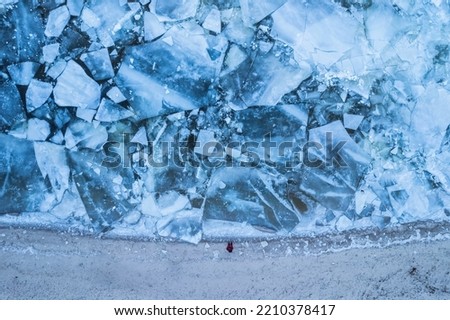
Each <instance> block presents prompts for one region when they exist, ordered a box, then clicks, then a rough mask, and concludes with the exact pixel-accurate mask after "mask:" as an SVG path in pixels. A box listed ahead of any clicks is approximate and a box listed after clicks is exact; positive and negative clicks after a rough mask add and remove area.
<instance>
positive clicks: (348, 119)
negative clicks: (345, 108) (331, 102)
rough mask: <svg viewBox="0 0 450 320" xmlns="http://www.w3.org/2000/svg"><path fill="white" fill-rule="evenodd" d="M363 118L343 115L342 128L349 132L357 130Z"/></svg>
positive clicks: (347, 114) (354, 115)
mask: <svg viewBox="0 0 450 320" xmlns="http://www.w3.org/2000/svg"><path fill="white" fill-rule="evenodd" d="M363 119H364V116H359V115H356V114H349V113H344V127H346V128H347V129H350V130H356V129H358V127H359V125H360V124H361V122H362V121H363Z"/></svg>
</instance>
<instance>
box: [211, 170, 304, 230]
mask: <svg viewBox="0 0 450 320" xmlns="http://www.w3.org/2000/svg"><path fill="white" fill-rule="evenodd" d="M271 179H272V178H271V177H270V176H268V175H264V174H262V173H260V172H258V171H257V169H248V168H222V169H219V170H217V171H216V172H215V173H214V174H213V176H212V177H211V183H210V186H209V188H208V191H207V194H206V201H205V207H204V219H214V220H226V221H236V222H246V223H249V224H251V225H252V226H254V227H257V228H259V229H261V230H265V231H271V232H274V231H278V230H281V229H286V230H288V231H290V230H292V229H293V228H294V227H295V226H296V225H297V223H298V222H299V219H298V217H297V215H296V213H295V212H294V211H293V210H292V208H291V207H290V205H289V204H287V203H285V202H284V201H283V200H281V198H282V197H280V196H279V195H277V194H276V192H275V191H274V190H273V189H272V188H271V187H270V181H271ZM285 198H287V197H286V195H285Z"/></svg>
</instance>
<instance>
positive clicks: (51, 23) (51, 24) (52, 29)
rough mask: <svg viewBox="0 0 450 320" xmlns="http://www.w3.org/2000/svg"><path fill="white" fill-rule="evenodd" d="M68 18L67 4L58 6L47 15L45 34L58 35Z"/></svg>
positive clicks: (49, 35) (48, 35)
mask: <svg viewBox="0 0 450 320" xmlns="http://www.w3.org/2000/svg"><path fill="white" fill-rule="evenodd" d="M69 20H70V13H69V9H67V6H61V7H58V8H56V9H54V10H52V11H50V14H49V15H48V19H47V26H46V27H45V32H44V33H45V35H46V36H47V37H59V35H60V34H61V33H62V32H63V30H64V28H65V27H66V25H67V23H68V22H69Z"/></svg>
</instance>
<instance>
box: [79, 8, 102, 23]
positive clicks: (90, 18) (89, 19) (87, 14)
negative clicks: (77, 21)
mask: <svg viewBox="0 0 450 320" xmlns="http://www.w3.org/2000/svg"><path fill="white" fill-rule="evenodd" d="M81 19H82V20H83V22H84V23H85V24H86V25H87V26H89V27H91V28H98V27H100V26H101V24H102V21H101V20H100V18H99V17H98V16H97V15H96V14H95V12H94V11H93V10H91V9H89V8H88V7H84V8H83V11H82V12H81Z"/></svg>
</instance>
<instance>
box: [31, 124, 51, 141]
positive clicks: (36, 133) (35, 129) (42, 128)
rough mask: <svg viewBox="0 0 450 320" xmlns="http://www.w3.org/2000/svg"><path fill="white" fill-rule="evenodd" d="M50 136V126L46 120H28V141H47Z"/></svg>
mask: <svg viewBox="0 0 450 320" xmlns="http://www.w3.org/2000/svg"><path fill="white" fill-rule="evenodd" d="M49 135H50V125H49V123H48V122H47V121H45V120H40V119H36V118H32V119H30V120H28V131H27V139H28V140H33V141H45V140H46V139H47V138H48V136H49Z"/></svg>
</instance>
